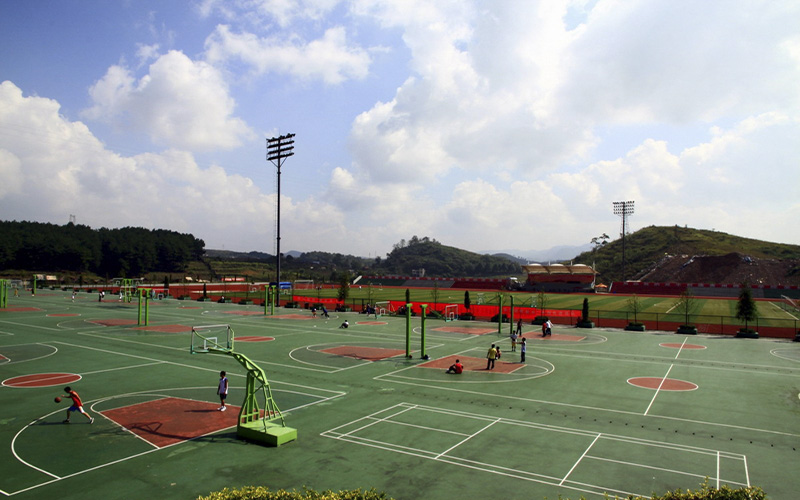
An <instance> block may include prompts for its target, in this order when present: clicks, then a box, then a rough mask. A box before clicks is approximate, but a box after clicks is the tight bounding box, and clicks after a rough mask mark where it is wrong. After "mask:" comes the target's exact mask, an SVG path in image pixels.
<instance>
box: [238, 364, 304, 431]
mask: <svg viewBox="0 0 800 500" xmlns="http://www.w3.org/2000/svg"><path fill="white" fill-rule="evenodd" d="M228 354H230V355H231V356H233V357H234V359H236V360H237V361H238V362H239V364H241V365H242V366H243V367H244V368H245V369H246V370H247V391H246V395H245V399H244V403H242V408H241V410H239V423H238V425H237V426H236V435H237V436H239V437H240V438H242V439H246V440H248V441H256V442H260V443H263V444H266V445H267V446H280V445H282V444H285V443H288V442H290V441H294V440H296V439H297V429H294V428H292V427H287V426H286V421H285V420H284V418H283V414H282V413H281V411H280V410H279V409H278V406H277V405H276V404H275V400H274V399H273V398H272V390H271V389H270V386H269V382H267V377H266V374H265V373H264V370H262V369H261V368H260V367H259V366H257V365H256V364H255V363H253V362H252V361H251V360H250V359H249V358H248V357H247V356H245V355H244V354H240V353H237V352H233V351H230V352H229V353H228ZM259 394H261V395H262V396H263V399H264V402H265V405H264V406H265V407H264V409H263V410H262V409H261V408H259V404H258V398H257V395H259Z"/></svg>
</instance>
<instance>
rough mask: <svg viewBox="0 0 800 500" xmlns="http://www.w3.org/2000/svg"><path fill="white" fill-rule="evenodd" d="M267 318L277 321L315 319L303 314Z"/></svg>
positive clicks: (278, 315)
mask: <svg viewBox="0 0 800 500" xmlns="http://www.w3.org/2000/svg"><path fill="white" fill-rule="evenodd" d="M267 317H268V318H275V319H302V320H308V319H313V318H312V317H311V316H305V315H303V314H276V315H275V316H267Z"/></svg>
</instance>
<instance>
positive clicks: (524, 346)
mask: <svg viewBox="0 0 800 500" xmlns="http://www.w3.org/2000/svg"><path fill="white" fill-rule="evenodd" d="M527 350H528V343H527V342H526V341H525V337H522V343H521V344H520V345H519V361H520V363H524V362H525V351H527Z"/></svg>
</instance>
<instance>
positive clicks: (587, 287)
mask: <svg viewBox="0 0 800 500" xmlns="http://www.w3.org/2000/svg"><path fill="white" fill-rule="evenodd" d="M522 269H524V270H525V272H527V273H528V279H527V280H526V282H525V288H526V289H528V290H537V291H544V292H560V293H569V292H591V291H593V290H594V277H595V274H596V272H595V270H594V269H592V267H591V266H587V265H586V264H574V265H573V264H569V265H568V264H549V265H544V264H527V265H524V266H522Z"/></svg>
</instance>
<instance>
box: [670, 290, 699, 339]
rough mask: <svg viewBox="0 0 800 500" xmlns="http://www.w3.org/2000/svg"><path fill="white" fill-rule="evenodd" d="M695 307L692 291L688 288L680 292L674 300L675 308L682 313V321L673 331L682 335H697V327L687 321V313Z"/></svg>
mask: <svg viewBox="0 0 800 500" xmlns="http://www.w3.org/2000/svg"><path fill="white" fill-rule="evenodd" d="M694 308H695V298H694V295H693V294H692V291H691V290H689V289H688V288H687V289H686V290H684V291H682V292H681V294H680V296H679V297H678V300H676V301H675V309H676V310H677V311H679V312H680V313H682V314H683V318H684V322H683V324H682V325H680V326H679V327H678V330H677V331H676V332H675V333H680V334H683V335H697V327H696V326H694V325H692V324H691V323H690V321H689V315H690V314H691V312H692V310H693V309H694Z"/></svg>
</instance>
